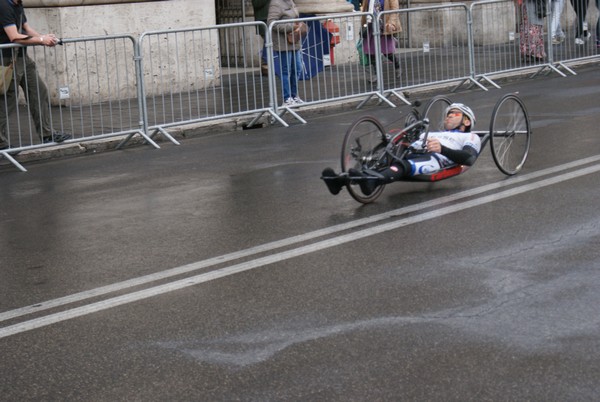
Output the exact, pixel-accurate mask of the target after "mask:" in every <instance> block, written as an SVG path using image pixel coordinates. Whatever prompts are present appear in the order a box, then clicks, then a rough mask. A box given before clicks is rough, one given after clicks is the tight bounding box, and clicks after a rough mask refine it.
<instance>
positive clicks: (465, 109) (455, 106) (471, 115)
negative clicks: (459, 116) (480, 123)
mask: <svg viewBox="0 0 600 402" xmlns="http://www.w3.org/2000/svg"><path fill="white" fill-rule="evenodd" d="M452 109H458V110H460V111H461V112H462V113H463V114H464V115H465V116H467V117H468V118H469V120H471V129H472V128H473V127H474V126H475V113H473V111H472V110H471V108H470V107H468V106H467V105H464V104H462V103H453V104H451V105H450V106H448V107H447V108H446V114H448V112H449V111H451V110H452Z"/></svg>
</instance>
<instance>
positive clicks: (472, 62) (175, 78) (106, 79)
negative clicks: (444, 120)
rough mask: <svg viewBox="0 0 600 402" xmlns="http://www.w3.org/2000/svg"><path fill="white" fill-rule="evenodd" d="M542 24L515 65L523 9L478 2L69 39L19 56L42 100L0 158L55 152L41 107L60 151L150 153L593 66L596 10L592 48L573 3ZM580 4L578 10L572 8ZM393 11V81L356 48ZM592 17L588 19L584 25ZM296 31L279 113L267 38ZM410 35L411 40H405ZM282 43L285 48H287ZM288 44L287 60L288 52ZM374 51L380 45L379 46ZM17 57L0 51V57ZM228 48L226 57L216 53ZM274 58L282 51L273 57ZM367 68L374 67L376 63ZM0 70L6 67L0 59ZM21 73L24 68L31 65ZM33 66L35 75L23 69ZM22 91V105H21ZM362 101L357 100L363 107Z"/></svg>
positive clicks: (18, 120) (26, 107)
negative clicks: (218, 125) (143, 146)
mask: <svg viewBox="0 0 600 402" xmlns="http://www.w3.org/2000/svg"><path fill="white" fill-rule="evenodd" d="M547 1H548V3H547V8H548V10H549V13H548V15H547V16H546V19H545V20H544V21H545V38H546V40H545V41H544V42H545V51H546V53H547V57H545V58H544V59H540V60H523V59H522V58H521V56H520V52H519V44H520V32H519V24H520V20H521V17H522V15H521V14H520V13H521V10H520V8H518V6H516V5H515V3H514V2H513V1H512V0H483V1H477V2H474V3H472V4H471V6H470V7H468V8H467V6H466V5H464V4H449V5H440V6H431V7H418V8H409V9H401V10H396V11H387V12H384V13H382V14H380V15H379V16H378V18H374V17H375V16H373V15H369V14H368V13H362V12H354V13H348V14H335V15H329V16H327V17H309V18H302V19H297V20H286V21H276V22H273V23H272V24H270V25H269V26H268V27H267V26H266V25H265V24H263V23H260V22H249V23H238V24H225V25H216V26H211V27H198V28H188V29H180V30H165V31H150V32H145V33H143V34H142V35H141V36H140V38H139V40H136V39H135V38H134V37H132V36H129V35H115V36H101V37H86V38H73V39H65V40H63V44H62V46H57V47H55V48H46V47H38V46H30V47H27V54H28V56H29V57H30V58H31V59H32V60H33V61H34V62H35V63H36V65H37V70H38V72H39V76H40V79H41V81H43V82H44V83H45V85H46V87H47V89H48V90H47V94H46V95H45V96H44V100H43V101H40V100H39V98H40V94H44V93H45V91H43V88H42V86H41V85H40V84H39V83H37V82H36V83H35V85H34V86H33V87H32V86H29V87H26V88H23V89H21V90H19V92H20V93H21V94H20V97H18V98H16V99H13V100H12V101H11V102H10V106H11V107H14V109H15V111H14V113H10V114H9V116H8V122H7V130H6V136H7V137H8V141H9V143H8V148H7V149H0V157H4V158H6V159H8V160H9V161H10V162H11V163H13V164H14V165H15V166H16V167H17V168H19V169H20V170H22V171H25V169H24V168H23V166H22V165H21V164H20V163H19V162H18V161H17V160H16V159H15V158H14V156H15V155H16V154H17V153H19V152H22V151H24V150H29V149H35V148H42V147H48V146H57V145H59V144H56V143H47V144H44V143H42V141H41V138H40V135H39V133H38V132H37V129H36V126H39V125H40V117H39V116H36V115H35V113H34V115H33V116H32V115H31V113H32V112H35V109H36V108H35V107H32V106H33V105H34V103H32V102H37V105H38V106H41V107H45V108H47V110H48V112H49V115H50V121H51V126H52V129H53V130H56V131H60V132H65V133H68V134H71V135H72V139H70V140H68V141H65V143H66V144H68V143H81V142H85V141H89V140H95V139H101V138H106V137H113V136H123V137H124V139H123V140H122V141H121V142H120V143H119V145H118V146H117V148H119V147H121V146H123V145H124V144H125V143H127V141H129V140H130V139H131V138H132V137H133V136H135V135H140V136H141V137H142V138H143V139H144V140H145V142H146V143H149V144H151V145H152V146H154V147H155V148H159V146H158V145H157V144H156V142H154V140H153V138H154V136H155V135H158V134H161V135H163V136H164V137H165V138H167V139H168V140H170V141H171V142H173V143H175V144H178V142H177V141H176V140H175V139H174V138H173V137H172V136H171V135H170V134H169V133H168V132H167V131H166V129H167V128H169V127H174V126H182V125H186V124H190V123H195V122H201V121H208V120H216V119H233V118H238V117H241V116H252V120H251V121H250V122H249V123H248V126H252V125H253V124H255V123H256V122H257V121H258V120H259V119H260V117H261V116H263V115H264V114H268V115H270V117H271V120H272V121H273V122H274V121H277V122H279V123H280V124H282V125H283V126H287V125H288V124H287V123H286V122H285V121H284V120H283V119H282V116H283V115H284V114H285V113H290V114H292V115H293V116H294V117H295V118H296V119H298V120H299V121H301V122H305V120H304V119H303V118H302V117H300V116H299V114H298V112H299V111H301V110H302V108H303V107H306V106H314V105H319V104H323V103H329V102H335V101H341V100H346V99H354V98H356V99H359V100H360V103H359V105H358V107H361V106H362V105H364V104H365V103H366V102H367V101H368V100H369V99H371V98H373V97H376V98H378V100H379V101H380V102H381V103H385V104H387V105H389V106H391V107H395V104H394V103H393V102H391V101H390V100H389V99H388V97H390V96H395V97H397V98H399V99H400V100H401V101H403V102H405V103H408V100H407V99H405V98H404V94H403V92H402V91H403V90H407V89H411V88H417V87H426V86H428V87H431V86H433V85H440V84H446V83H452V82H457V83H458V84H457V85H458V86H457V88H458V87H460V86H461V85H463V84H464V83H470V84H471V85H477V86H479V87H480V88H481V89H483V90H487V88H486V87H485V86H484V85H483V84H482V83H481V81H486V82H487V83H489V84H491V85H492V86H494V87H496V88H499V86H498V85H497V83H496V82H494V81H493V79H494V77H495V76H497V75H505V74H510V73H513V72H516V71H520V70H526V69H531V70H532V71H535V73H534V74H533V75H532V76H535V75H536V74H538V73H540V72H542V71H548V70H549V71H555V72H557V73H559V74H561V75H563V76H566V75H565V74H563V73H562V71H561V70H567V71H569V72H570V73H572V74H575V72H574V71H573V70H571V69H570V68H569V67H568V66H567V65H566V63H567V62H569V63H571V62H577V61H580V60H581V61H585V60H592V59H593V60H595V59H598V58H599V56H600V49H599V48H598V47H596V44H595V40H597V39H598V38H597V37H595V36H594V31H595V24H596V19H595V18H594V14H593V13H594V12H596V14H597V11H595V9H592V12H591V13H589V15H588V16H587V21H586V22H587V25H588V26H587V28H588V32H590V33H591V34H592V35H591V38H587V37H584V38H583V39H582V40H581V41H578V42H577V43H576V42H575V35H576V28H577V26H578V25H579V22H578V21H579V20H578V19H577V18H576V15H574V12H573V8H572V6H571V5H570V4H571V3H570V1H567V0H565V7H564V10H563V12H562V13H560V22H561V27H562V31H563V32H564V39H563V40H561V41H559V40H556V41H555V42H556V43H554V44H553V43H552V36H551V28H552V26H553V25H552V20H553V17H554V15H553V14H552V13H553V11H554V10H553V9H552V4H553V3H554V2H555V1H551V0H547ZM573 1H579V0H573ZM392 13H397V14H398V15H399V17H400V19H401V22H402V25H403V28H404V29H405V31H404V32H403V33H402V34H401V35H400V38H401V39H402V40H401V41H399V42H398V49H397V50H396V56H397V57H398V58H399V60H400V66H401V73H400V74H398V71H395V69H394V65H393V63H391V62H390V61H389V60H387V59H386V58H383V57H375V58H374V60H368V59H369V58H368V57H364V55H361V54H360V53H359V51H358V50H357V42H359V40H360V39H361V30H362V29H363V26H362V22H361V19H362V17H363V16H364V17H366V16H370V17H371V20H372V24H371V25H368V26H369V27H370V28H369V29H373V30H374V33H375V36H376V37H378V36H379V35H380V26H381V24H382V18H384V17H385V15H386V14H392ZM590 15H591V17H590ZM294 22H304V23H306V24H307V26H308V33H307V35H305V36H304V37H303V38H301V39H299V40H301V41H302V51H301V54H302V57H301V59H302V64H301V67H300V70H301V79H300V80H299V82H298V91H297V92H298V93H297V94H294V95H297V96H298V97H299V98H300V99H301V100H302V102H301V103H299V102H298V103H296V102H294V103H291V104H285V105H284V102H285V99H283V95H282V87H281V79H280V75H281V74H280V72H281V68H282V64H281V54H280V53H279V52H276V51H275V49H274V43H273V35H275V34H276V31H277V30H278V28H281V27H282V26H284V24H288V23H294ZM259 26H260V27H263V28H265V30H266V40H265V44H264V45H265V48H266V52H267V54H268V57H267V61H268V74H267V75H266V76H265V75H263V73H262V72H261V68H260V52H261V51H262V50H263V43H262V40H261V39H260V37H259V36H258V34H257V28H258V27H259ZM406 30H408V31H406ZM292 45H293V43H292V44H290V45H289V46H292ZM286 46H288V45H285V46H284V48H283V50H287V48H286ZM374 46H375V50H376V51H375V53H376V54H381V46H380V43H379V41H378V40H375V43H374ZM2 48H4V49H6V48H14V49H17V48H21V46H18V45H2V46H0V49H2ZM223 49H224V50H223ZM278 50H281V49H278ZM373 61H374V63H375V65H374V66H373V65H372V62H373ZM0 62H2V63H3V64H7V60H5V59H4V58H1V55H0ZM28 66H32V65H31V64H28ZM27 68H33V67H27ZM23 90H26V91H28V93H29V99H28V100H29V102H26V101H25V98H24V97H23ZM361 98H362V99H361ZM7 100H8V98H7V96H6V95H0V109H2V111H1V112H0V113H4V115H7V114H8V111H9V107H8V106H9V103H7Z"/></svg>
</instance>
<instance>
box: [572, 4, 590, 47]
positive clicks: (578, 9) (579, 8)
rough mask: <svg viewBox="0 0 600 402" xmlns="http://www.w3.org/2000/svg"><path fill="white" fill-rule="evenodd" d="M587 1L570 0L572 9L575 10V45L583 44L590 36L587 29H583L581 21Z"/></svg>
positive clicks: (583, 19)
mask: <svg viewBox="0 0 600 402" xmlns="http://www.w3.org/2000/svg"><path fill="white" fill-rule="evenodd" d="M588 1H589V0H571V5H572V6H573V11H575V15H576V18H577V21H576V23H577V25H576V27H575V44H576V45H583V44H585V41H586V40H587V39H588V38H589V37H590V36H591V35H590V33H589V32H588V31H584V29H583V22H584V21H585V17H586V14H587V9H588Z"/></svg>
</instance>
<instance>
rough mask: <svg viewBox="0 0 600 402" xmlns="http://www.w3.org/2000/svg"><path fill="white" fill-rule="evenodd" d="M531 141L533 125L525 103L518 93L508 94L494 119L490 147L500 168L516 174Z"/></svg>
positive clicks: (505, 171) (498, 106) (493, 114)
mask: <svg viewBox="0 0 600 402" xmlns="http://www.w3.org/2000/svg"><path fill="white" fill-rule="evenodd" d="M530 143H531V125H530V123H529V115H528V114H527V109H525V104H524V103H523V101H522V100H521V98H519V97H518V96H517V95H515V94H507V95H504V96H503V97H502V98H501V99H500V100H499V101H498V102H497V103H496V106H495V107H494V111H493V112H492V118H491V121H490V148H491V150H492V157H493V158H494V162H495V163H496V166H498V169H500V171H501V172H502V173H504V174H506V175H509V176H512V175H514V174H516V173H517V172H519V171H520V170H521V169H522V168H523V165H524V164H525V160H527V155H528V154H529V146H530Z"/></svg>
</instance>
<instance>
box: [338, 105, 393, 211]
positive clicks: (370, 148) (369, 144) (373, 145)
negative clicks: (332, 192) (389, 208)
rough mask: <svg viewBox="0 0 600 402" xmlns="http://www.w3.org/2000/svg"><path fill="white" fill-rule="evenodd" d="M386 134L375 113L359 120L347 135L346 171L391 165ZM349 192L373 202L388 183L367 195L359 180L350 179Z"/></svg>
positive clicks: (366, 201)
mask: <svg viewBox="0 0 600 402" xmlns="http://www.w3.org/2000/svg"><path fill="white" fill-rule="evenodd" d="M385 149H386V136H385V130H384V128H383V126H382V125H381V123H380V122H379V120H377V119H376V118H375V117H372V116H363V117H361V118H359V119H358V120H356V121H355V122H354V123H352V125H351V126H350V128H349V129H348V131H346V135H345V136H344V143H343V145H342V172H348V171H349V170H350V169H356V170H357V171H359V172H361V171H362V170H363V169H373V170H376V169H381V168H383V167H387V166H386V163H387V164H389V163H388V162H387V161H386V157H385ZM346 188H347V189H348V192H349V193H350V195H351V196H352V198H354V199H355V200H356V201H358V202H360V203H363V204H369V203H371V202H373V201H375V200H376V199H377V198H378V197H379V196H380V195H381V193H382V192H383V189H384V188H385V185H380V186H378V187H376V188H375V190H374V191H373V192H372V193H371V194H369V195H366V194H364V193H363V192H362V191H361V189H360V185H359V181H358V180H349V181H348V183H347V184H346Z"/></svg>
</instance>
